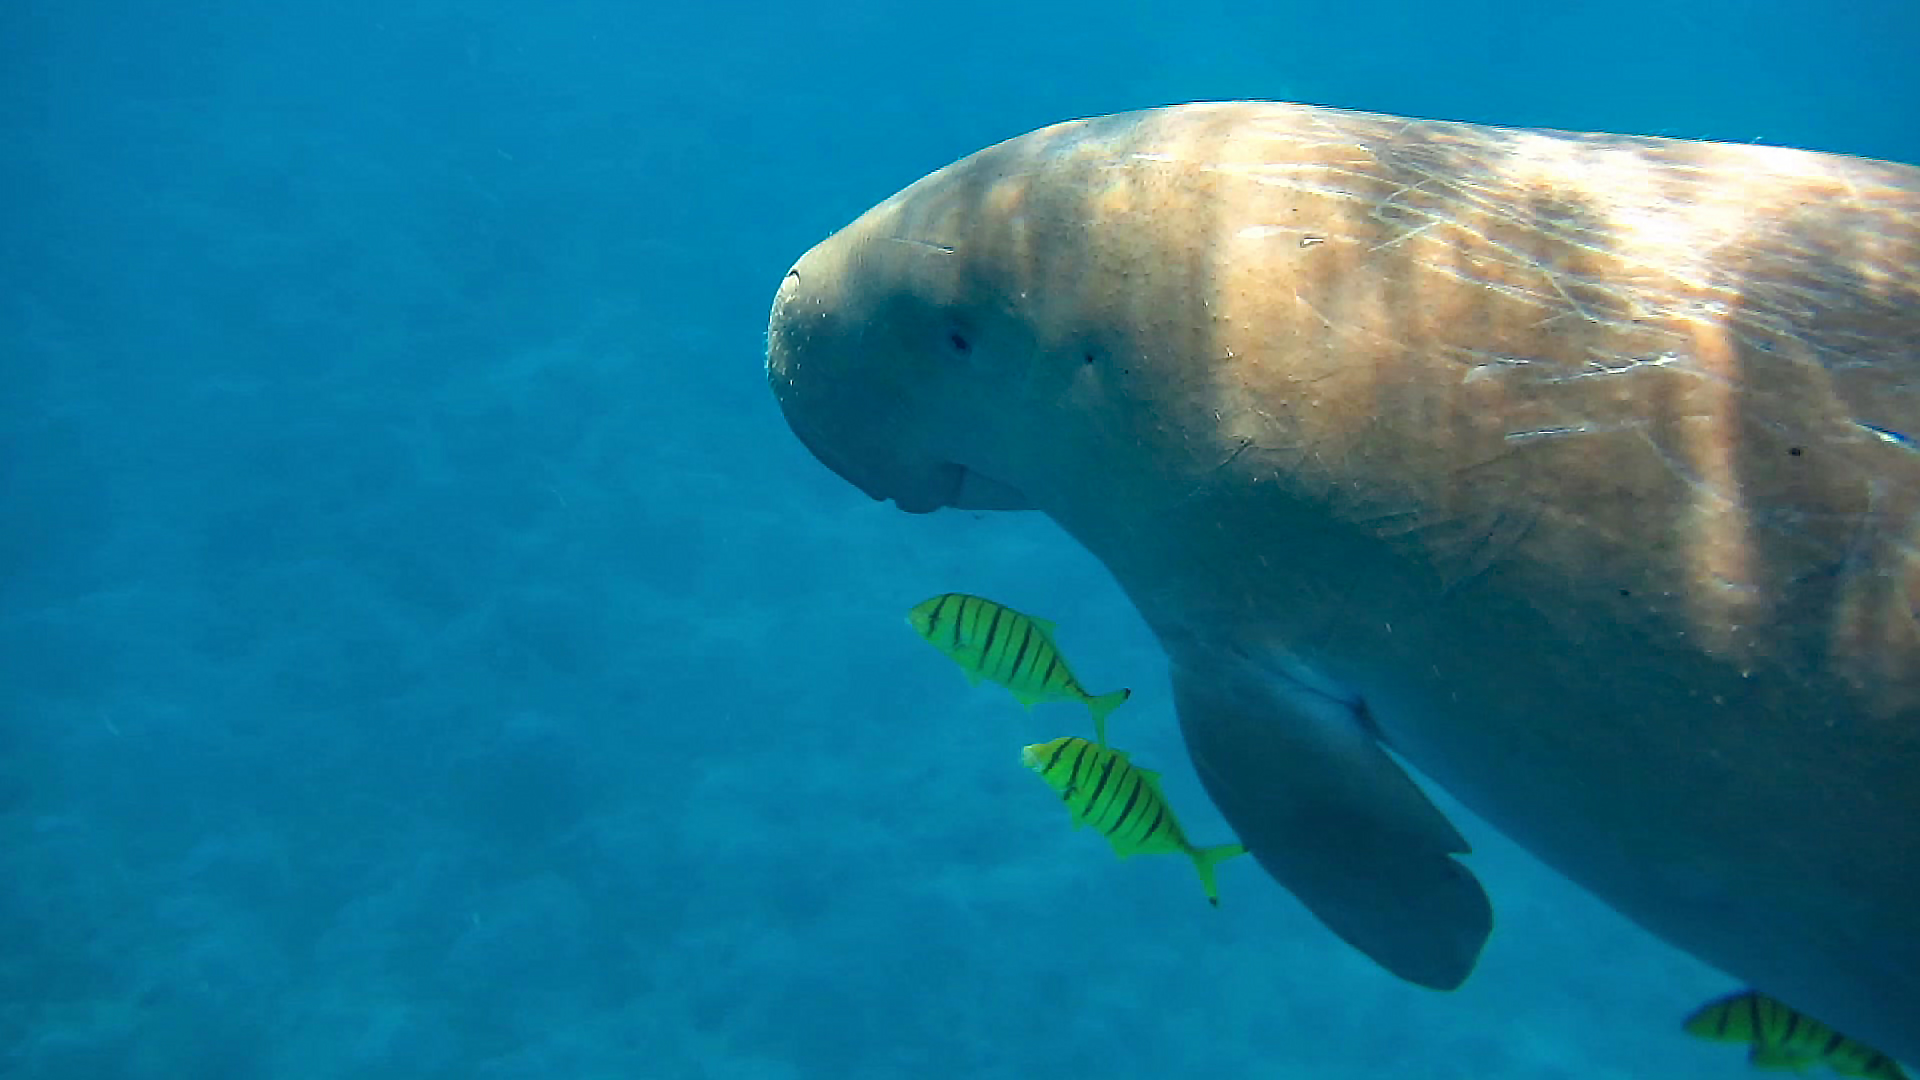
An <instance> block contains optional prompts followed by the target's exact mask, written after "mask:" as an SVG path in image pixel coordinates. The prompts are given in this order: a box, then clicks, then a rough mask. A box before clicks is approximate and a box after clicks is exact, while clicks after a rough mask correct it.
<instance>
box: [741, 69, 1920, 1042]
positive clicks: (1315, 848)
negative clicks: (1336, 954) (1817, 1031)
mask: <svg viewBox="0 0 1920 1080" xmlns="http://www.w3.org/2000/svg"><path fill="white" fill-rule="evenodd" d="M767 376H768V379H769V381H770V383H771V385H772V388H773V391H774V393H775V394H776V395H777V397H778V399H779V402H780V405H781V407H782V409H783V411H784V414H785V416H786V418H787V420H788V422H789V424H790V426H791V427H792V429H793V431H794V433H795V434H796V435H797V436H798V437H799V438H800V440H801V441H802V442H803V443H805V445H806V446H807V447H808V448H809V449H810V450H811V451H812V452H813V454H814V455H815V456H816V457H818V458H819V459H820V460H821V461H822V462H823V463H825V464H826V465H827V466H828V467H830V468H832V469H833V470H834V471H835V472H837V473H839V474H840V475H841V476H842V477H844V478H845V479H846V480H848V481H850V482H851V483H853V484H854V485H855V486H857V487H858V488H860V489H861V490H862V491H864V492H866V493H867V494H868V495H870V496H872V497H874V498H876V499H891V500H893V502H895V503H896V504H897V505H898V507H899V508H900V509H902V510H906V511H911V512H927V511H932V510H935V509H938V508H941V507H959V508H966V509H1009V510H1011V509H1031V510H1038V511H1041V512H1043V513H1045V514H1047V515H1048V516H1049V517H1051V518H1052V519H1053V520H1054V521H1056V522H1057V523H1058V524H1059V525H1060V526H1061V527H1062V528H1063V529H1064V530H1065V531H1066V532H1067V533H1068V534H1069V535H1071V536H1072V537H1074V538H1075V539H1076V540H1078V541H1079V542H1080V543H1082V544H1084V545H1085V546H1086V548H1087V549H1088V550H1089V551H1091V552H1092V553H1093V554H1094V555H1095V556H1096V557H1098V558H1099V559H1100V560H1101V561H1102V562H1103V563H1104V564H1105V565H1106V566H1107V568H1108V569H1109V570H1110V571H1111V572H1112V574H1113V576H1114V578H1115V580H1116V581H1117V582H1118V583H1119V585H1120V586H1121V588H1122V589H1123V590H1124V591H1125V592H1126V594H1127V596H1128V597H1129V598H1130V599H1131V600H1132V602H1133V603H1134V604H1135V606H1136V607H1137V608H1138V609H1139V611H1140V613H1141V615H1142V616H1143V617H1144V619H1145V621H1146V623H1147V624H1148V626H1150V627H1151V629H1152V630H1153V632H1154V633H1155V635H1156V636H1157V637H1158V639H1159V641H1160V643H1161V644H1162V646H1163V647H1164V649H1165V652H1166V654H1167V657H1168V661H1169V669H1170V674H1171V680H1172V687H1173V693H1174V698H1175V702H1174V703H1175V706H1176V708H1177V711H1178V715H1179V720H1180V727H1181V730H1182V733H1183V735H1184V738H1185V742H1186V745H1187V747H1188V749H1189V751H1190V752H1191V755H1192V758H1193V763H1194V766H1195V769H1196V770H1197V772H1198V774H1199V776H1200V778H1201V781H1202V782H1203V784H1204V785H1205V787H1206V789H1207V791H1208V793H1209V795H1210V796H1211V797H1212V798H1213V800H1214V801H1215V803H1216V804H1217V805H1218V806H1219V808H1220V810H1221V812H1222V813H1223V814H1224V816H1225V817H1226V819H1227V821H1228V822H1229V823H1230V824H1231V825H1232V826H1233V828H1234V829H1235V831H1236V832H1237V833H1238V834H1239V838H1240V839H1241V840H1242V841H1243V842H1244V843H1245V844H1246V845H1247V846H1248V847H1249V848H1250V849H1251V850H1252V851H1253V853H1254V854H1255V855H1256V856H1257V858H1258V859H1259V862H1260V864H1261V865H1262V866H1263V867H1264V868H1265V869H1266V870H1267V872H1268V873H1269V874H1271V875H1272V877H1273V878H1274V879H1276V880H1277V881H1278V882H1279V883H1280V884H1281V885H1283V886H1285V887H1286V888H1287V889H1288V890H1290V891H1291V892H1292V893H1294V894H1295V895H1296V896H1297V897H1298V898H1299V899H1300V900H1301V901H1302V902H1303V903H1304V904H1305V905H1306V906H1307V907H1308V908H1309V909H1310V910H1312V911H1313V912H1314V914H1315V915H1316V916H1317V917H1318V918H1319V919H1320V920H1321V921H1322V922H1323V923H1324V924H1325V925H1326V926H1327V927H1329V928H1330V929H1331V930H1333V931H1334V932H1335V933H1336V934H1338V935H1340V936H1341V937H1342V938H1344V939H1345V940H1346V941H1348V942H1349V943H1351V944H1352V945H1353V946H1355V947H1357V948H1359V949H1361V950H1363V951H1364V952H1365V953H1366V954H1367V955H1369V956H1371V957H1372V958H1373V959H1374V960H1376V961H1377V962H1378V963H1380V964H1381V965H1382V966H1384V967H1386V968H1387V969H1388V970H1390V971H1392V972H1394V973H1396V974H1398V975H1399V976H1401V977H1403V978H1405V979H1408V980H1410V981H1412V982H1415V983H1418V984H1420V985H1424V986H1429V987H1434V988H1442V989H1445V988H1451V987H1454V986H1456V985H1458V984H1459V983H1460V982H1461V981H1462V980H1463V979H1465V978H1466V977H1467V975H1468V974H1469V972H1470V971H1471V969H1472V967H1473V965H1474V962H1475V959H1476V958H1477V956H1478V954H1479V950H1480V948H1481V946H1482V944H1483V942H1484V940H1485V938H1486V936H1487V934H1488V933H1489V931H1490V929H1491V926H1492V914H1491V908H1490V905H1489V903H1488V899H1487V896H1486V894H1485V892H1484V891H1483V890H1482V888H1481V886H1480V884H1479V883H1478V882H1477V881H1476V879H1475V878H1474V877H1473V875H1472V874H1471V872H1470V871H1469V870H1468V868H1467V866H1466V864H1465V863H1463V862H1462V861H1461V858H1460V857H1461V856H1463V855H1465V854H1466V853H1467V845H1466V843H1465V842H1464V841H1463V840H1462V839H1461V837H1460V835H1459V834H1458V833H1457V832H1456V831H1455V829H1454V827H1453V826H1452V825H1451V824H1449V822H1448V821H1447V820H1446V818H1445V817H1444V816H1443V814H1442V813H1441V812H1440V811H1439V810H1438V809H1437V808H1436V807H1435V806H1434V805H1433V804H1432V803H1431V802H1430V801H1429V800H1428V798H1427V796H1426V795H1425V794H1424V793H1423V790H1422V788H1421V787H1420V786H1419V784H1418V783H1417V782H1416V781H1415V780H1414V779H1413V778H1412V777H1410V776H1409V774H1408V773H1407V772H1406V771H1403V766H1402V764H1401V763H1402V762H1406V763H1408V764H1410V765H1412V766H1413V767H1414V768H1415V769H1417V770H1418V771H1419V772H1420V773H1421V774H1423V775H1424V776H1425V778H1426V779H1428V780H1429V781H1431V782H1433V783H1435V784H1438V785H1440V786H1441V787H1443V788H1444V789H1445V790H1447V791H1448V792H1450V793H1452V794H1453V795H1454V796H1456V797H1457V798H1459V799H1460V800H1461V802H1462V803H1464V804H1465V805H1467V806H1469V807H1471V808H1472V809H1473V810H1474V811H1475V812H1477V813H1479V814H1481V815H1483V816H1484V817H1485V818H1486V819H1487V820H1488V821H1490V822H1491V823H1492V824H1493V825H1494V826H1495V827H1497V828H1499V829H1500V830H1502V831H1503V832H1505V833H1506V834H1508V835H1510V836H1512V837H1513V838H1514V839H1515V840H1517V841H1519V842H1520V843H1521V844H1523V845H1524V846H1525V847H1527V848H1528V849H1529V850H1531V851H1532V852H1534V853H1535V854H1536V855H1538V856H1539V857H1540V858H1541V859H1543V860H1544V861H1546V862H1547V863H1549V864H1550V865H1552V866H1554V867H1556V868H1557V869H1558V870H1560V871H1561V872H1563V873H1564V874H1566V875H1567V876H1568V877H1570V878H1571V879H1573V880H1574V881H1576V882H1578V883H1580V884H1581V885H1583V886H1584V887H1586V888H1587V889H1589V890H1591V891H1592V892H1593V893H1594V894H1596V895H1597V896H1599V897H1600V898H1602V899H1603V900H1604V901H1606V902H1607V903H1609V904H1611V905H1612V906H1614V907H1615V908H1617V909H1618V910H1620V911H1621V912H1623V913H1625V914H1626V915H1627V916H1629V917H1630V918H1632V919H1634V920H1636V921H1637V922H1639V923H1640V924H1641V925H1643V926H1645V927H1646V928H1647V929H1649V930H1651V931H1652V932H1653V933H1655V934H1657V935H1658V936H1660V937H1662V938H1664V939H1665V940H1667V941H1668V942H1671V943H1672V944H1674V945H1676V946H1678V947H1680V948H1682V949H1684V950H1686V951H1688V952H1690V953H1692V954H1694V955H1695V956H1698V957H1700V958H1701V959H1703V960H1705V961H1707V962H1709V963H1711V964H1714V965H1716V966H1718V967H1720V968H1722V969H1723V970H1725V971H1726V972H1728V973H1729V974H1731V975H1733V976H1734V977H1736V978H1738V979H1740V980H1742V981H1743V982H1745V983H1748V984H1750V985H1752V986H1754V987H1757V988H1759V989H1761V990H1763V991H1765V992H1766V993H1768V994H1771V995H1773V996H1776V997H1779V998H1781V999H1783V1000H1785V1001H1786V1002H1788V1003H1789V1004H1791V1005H1793V1006H1794V1007H1796V1008H1799V1009H1801V1010H1804V1011H1806V1012H1808V1013H1810V1014H1811V1015H1813V1016H1815V1017H1818V1018H1819V1019H1821V1020H1823V1021H1825V1022H1827V1023H1828V1024H1830V1025H1831V1026H1833V1027H1835V1028H1837V1029H1838V1030H1840V1031H1843V1032H1845V1033H1847V1034H1849V1035H1852V1036H1854V1037H1855V1038H1858V1039H1860V1040H1862V1041H1865V1042H1867V1043H1869V1044H1871V1045H1873V1046H1876V1047H1878V1048H1880V1049H1882V1050H1884V1051H1885V1052H1887V1053H1888V1054H1890V1055H1892V1056H1895V1057H1903V1058H1906V1059H1908V1060H1911V1061H1920V627H1917V626H1916V604H1920V547H1916V545H1917V544H1920V169H1915V168H1912V167H1908V166H1902V165H1895V164H1887V163H1881V162H1874V161H1867V160H1861V159H1856V158H1848V157H1841V156H1836V155H1831V154H1822V153H1814V152H1808V151H1801V150H1788V149H1778V148H1769V147H1760V146H1743V145H1722V144H1714V143H1703V142H1688V141H1676V140H1667V139H1653V138H1632V137H1617V136H1606V135H1583V134H1567V133H1558V132H1544V131H1523V130H1513V129H1505V128H1498V127H1486V126H1479V125H1474V124H1464V123H1447V122H1437V121H1424V120H1408V119H1403V118H1398V117H1391V116H1381V115H1373V114H1367V113H1360V112H1350V111H1344V110H1338V109H1329V108H1318V107H1309V106H1301V105H1287V104H1273V103H1250V102H1237V103H1222V104H1196V105H1187V106H1179V107H1173V108H1165V109H1156V110H1150V111H1145V112H1136V113H1128V114H1123V115H1116V116H1109V117H1105V118H1100V119H1094V120H1086V121H1076V122H1072V123H1066V124H1060V125H1057V126H1054V127H1048V128H1045V129H1043V130H1040V131H1037V132H1034V133H1032V134H1029V135H1025V136H1022V137H1020V138H1016V139H1012V140H1010V141H1008V142H1004V143H1001V144H999V145H997V146H994V147H991V148H989V149H986V150H983V151H981V152H979V153H976V154H974V155H972V156H971V157H968V158H965V159H963V160H961V161H959V162H957V163H955V164H953V165H950V166H948V167H946V168H943V169H941V170H939V171H937V172H935V173H933V174H932V175H930V176H928V177H927V178H925V179H923V180H921V181H919V182H918V183H915V184H913V185H912V186H911V187H909V188H907V189H906V190H904V191H902V192H901V193H899V194H898V195H895V196H894V197H892V198H890V199H888V200H886V201H885V202H883V203H881V204H879V205H878V206H876V207H875V208H874V209H872V210H870V211H868V212H867V213H866V214H864V215H863V216H861V217H860V218H859V219H858V220H856V221H854V222H853V223H852V224H851V225H848V226H847V227H845V228H844V229H842V230H841V231H840V232H838V233H836V234H834V235H833V236H831V237H830V238H829V239H827V240H825V241H824V242H822V243H821V244H820V245H819V246H817V247H815V248H814V249H813V250H811V251H809V252H807V253H806V254H805V255H804V256H803V257H802V258H801V259H800V260H799V261H798V262H797V263H795V264H794V266H793V268H792V269H791V270H790V271H788V273H787V275H786V278H785V281H784V283H783V284H781V286H780V287H779V291H778V294H777V296H776V298H775V301H774V305H773V313H772V318H771V323H770V326H769V329H768V338H767ZM1112 728H1113V733H1112V738H1113V739H1114V740H1115V741H1116V742H1117V743H1119V744H1120V745H1125V743H1126V738H1127V736H1126V732H1125V728H1124V725H1123V724H1121V723H1119V722H1118V721H1117V720H1116V722H1115V723H1114V724H1113V725H1112ZM1692 1004H1694V1003H1693V1002H1675V1007H1676V1009H1678V1010H1684V1009H1685V1008H1687V1007H1690V1006H1691V1005H1692Z"/></svg>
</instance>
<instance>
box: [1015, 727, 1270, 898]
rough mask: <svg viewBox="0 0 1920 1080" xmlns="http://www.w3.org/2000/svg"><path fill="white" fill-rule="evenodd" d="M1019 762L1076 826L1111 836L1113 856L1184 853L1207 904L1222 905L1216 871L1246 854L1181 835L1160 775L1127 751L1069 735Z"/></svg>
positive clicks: (1040, 745) (1032, 749)
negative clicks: (1057, 798)
mask: <svg viewBox="0 0 1920 1080" xmlns="http://www.w3.org/2000/svg"><path fill="white" fill-rule="evenodd" d="M1020 760H1021V761H1022V762H1024V763H1025V764H1026V766H1027V768H1029V769H1032V770H1033V771H1034V772H1037V773H1039V774H1040V776H1041V778H1042V779H1044V780H1046V782H1047V783H1048V784H1049V785H1051V786H1052V787H1053V790H1055V791H1057V792H1059V793H1060V797H1061V798H1062V799H1064V800H1066V804H1067V810H1068V811H1069V812H1071V813H1072V814H1073V824H1074V827H1075V828H1078V827H1080V826H1082V825H1091V826H1093V827H1094V828H1096V829H1099V830H1100V831H1101V832H1103V833H1105V834H1106V836H1107V842H1108V843H1111V844H1112V845H1113V850H1114V853H1115V854H1117V855H1119V856H1120V857H1121V858H1123V859H1124V858H1126V857H1127V856H1129V855H1160V854H1175V853H1177V854H1181V855H1186V856H1188V857H1190V858H1192V859H1193V865H1194V868H1195V869H1197V870H1199V871H1200V884H1201V885H1202V886H1203V887H1205V889H1206V890H1207V902H1208V903H1210V904H1212V905H1213V906H1215V907H1219V906H1220V891H1219V890H1218V889H1217V888H1215V887H1214V882H1213V867H1214V864H1216V863H1218V862H1219V861H1220V860H1222V859H1230V858H1232V857H1233V856H1235V855H1244V854H1246V851H1247V849H1246V848H1245V847H1244V846H1242V845H1240V844H1216V845H1214V846H1213V847H1204V848H1202V847H1194V846H1193V844H1191V843H1189V842H1188V840H1187V835H1186V834H1185V833H1183V832H1181V831H1180V823H1179V822H1178V821H1176V820H1174V817H1173V810H1172V809H1171V808H1169V807H1168V806H1167V797H1166V796H1165V795H1162V794H1161V793H1160V774H1159V773H1157V772H1154V771H1153V770H1152V769H1143V768H1141V767H1140V766H1138V765H1135V764H1133V763H1131V762H1129V761H1128V760H1127V752H1126V751H1124V750H1114V749H1111V748H1109V747H1105V746H1096V745H1094V744H1093V743H1090V742H1088V741H1087V740H1085V739H1081V738H1076V737H1074V736H1068V737H1066V738H1064V739H1055V740H1053V741H1052V742H1047V743H1035V744H1034V745H1032V746H1029V747H1027V748H1026V749H1024V750H1022V751H1021V752H1020Z"/></svg>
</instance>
